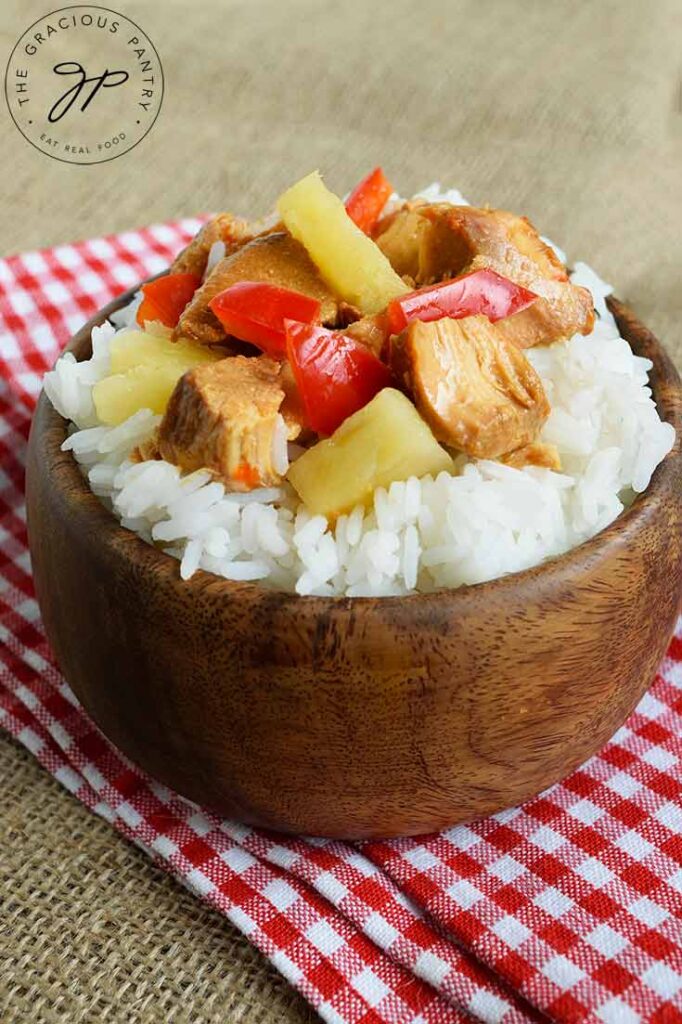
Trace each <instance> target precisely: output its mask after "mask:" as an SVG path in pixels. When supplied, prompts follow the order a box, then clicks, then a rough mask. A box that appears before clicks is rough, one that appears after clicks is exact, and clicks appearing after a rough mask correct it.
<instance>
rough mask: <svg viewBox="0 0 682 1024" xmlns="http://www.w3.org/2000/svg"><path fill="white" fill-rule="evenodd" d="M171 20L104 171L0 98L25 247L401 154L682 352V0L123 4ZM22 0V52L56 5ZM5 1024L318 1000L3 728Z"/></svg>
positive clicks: (5, 28)
mask: <svg viewBox="0 0 682 1024" xmlns="http://www.w3.org/2000/svg"><path fill="white" fill-rule="evenodd" d="M112 3H113V4H114V6H115V7H116V8H117V9H118V10H120V11H122V12H124V13H127V14H129V15H130V16H131V17H133V18H134V19H135V20H136V21H137V22H138V23H139V24H140V25H141V26H142V27H143V28H144V29H145V31H147V32H148V34H149V36H150V37H151V38H152V39H153V41H154V43H155V44H156V47H157V49H158V51H159V53H160V55H161V58H162V61H163V65H164V69H165V75H166V94H165V99H164V107H163V110H162V112H161V115H160V117H159V120H158V121H157V123H156V125H155V127H154V128H153V130H152V132H151V133H150V135H149V136H148V137H147V138H146V139H145V140H144V142H143V143H142V144H141V145H140V146H138V147H137V148H136V149H135V150H133V151H132V152H131V153H129V154H127V155H125V156H123V157H121V158H120V159H117V160H114V161H113V162H111V163H109V164H103V165H99V166H94V167H74V166H69V165H63V164H60V163H57V162H56V161H53V160H50V159H48V158H47V157H45V156H43V155H41V154H40V153H38V152H36V151H35V150H33V149H32V148H31V147H30V146H29V145H28V144H27V143H26V142H25V141H24V140H23V139H22V138H21V136H20V135H19V134H18V132H17V131H16V129H15V128H14V126H13V124H12V123H11V121H10V119H9V116H8V114H7V112H6V110H3V111H2V115H1V116H0V132H1V135H0V170H1V172H2V173H0V212H1V216H0V252H2V254H8V253H10V252H15V251H19V250H25V249H29V248H35V247H40V246H46V245H51V244H53V243H57V242H61V241H67V240H73V239H77V238H83V237H87V236H91V235H97V234H102V233H105V232H110V231H115V230H119V229H124V228H127V227H131V226H137V225H141V224H145V223H150V222H152V221H161V220H166V219H169V218H173V217H177V216H180V215H184V214H191V213H195V212H198V211H205V210H211V209H219V208H220V209H222V208H225V207H228V208H233V209H238V210H240V211H244V212H246V213H248V214H255V213H259V212H262V211H264V210H267V209H268V208H269V207H270V206H271V204H272V202H273V199H274V198H275V196H276V195H277V192H278V190H279V189H280V188H281V187H282V186H284V185H285V184H286V183H288V182H291V181H292V180H293V179H295V178H296V177H297V176H298V175H300V174H302V173H304V172H306V171H308V170H309V169H311V168H312V167H315V166H318V167H320V168H321V169H322V170H324V171H325V173H326V175H327V180H328V182H329V183H330V185H331V186H332V187H335V188H336V189H338V190H339V191H344V190H346V189H347V188H348V187H349V186H351V185H352V184H353V183H354V182H355V181H356V180H357V178H358V177H359V176H361V175H362V174H363V173H364V172H365V171H366V170H368V169H369V168H370V167H371V166H373V165H374V164H376V163H379V162H381V163H383V165H384V167H385V169H386V171H387V173H388V174H389V176H390V177H391V179H392V180H393V181H394V182H395V184H396V185H397V186H398V187H399V189H400V190H401V191H402V192H404V193H409V191H410V190H412V189H413V188H415V187H417V186H419V185H420V184H424V183H428V182H430V181H432V180H434V179H440V180H442V181H444V182H450V183H452V184H454V185H457V186H458V187H459V188H461V189H462V191H463V192H464V194H465V195H467V196H468V197H469V198H470V199H471V200H473V201H476V202H490V203H492V204H494V205H500V206H507V207H509V208H510V209H513V210H518V211H520V212H524V213H527V214H528V215H529V216H530V217H531V219H533V220H535V221H536V222H537V223H538V225H540V226H541V227H542V229H543V230H544V231H545V232H546V233H547V234H549V235H550V236H551V237H553V238H555V239H556V240H557V241H559V242H560V243H561V244H562V245H563V246H565V247H566V249H567V250H568V252H569V254H570V255H571V256H572V257H574V258H584V259H587V260H588V262H591V263H593V265H594V266H595V267H596V268H598V269H599V271H600V272H601V273H602V274H603V276H604V277H606V278H607V279H608V280H610V281H612V282H613V283H614V284H615V285H616V289H617V293H618V294H619V296H620V297H622V298H623V299H625V300H626V301H628V302H629V303H631V304H632V305H633V306H634V307H635V309H637V311H638V312H639V313H640V315H641V317H642V318H643V319H644V321H645V322H647V323H648V324H649V325H650V326H651V327H652V328H653V329H654V330H655V331H657V332H658V333H659V336H660V337H661V338H662V339H663V340H664V341H665V342H666V344H667V345H668V347H669V348H670V350H671V351H673V353H675V355H676V357H677V359H678V363H679V364H682V339H681V338H680V331H679V327H678V324H679V322H680V319H681V314H682V287H681V286H680V267H681V266H682V259H681V257H682V231H681V229H682V194H681V189H680V168H681V167H682V87H681V85H680V70H681V69H680V63H679V41H680V37H681V34H682V5H681V4H680V3H679V0H653V2H652V0H637V2H635V0H627V2H622V0H593V2H587V0H580V2H578V0H570V2H569V0H553V2H551V3H545V2H541V0H453V2H449V3H448V2H446V0H441V2H438V0H396V2H389V0H375V2H373V3H365V2H361V0H344V2H342V3H328V2H322V3H318V2H314V0H289V2H286V0H279V2H277V0H257V2H248V0H199V2H196V0H195V2H194V3H188V2H187V0H164V2H160V0H112ZM57 6H58V4H57V2H56V0H52V2H51V3H50V0H46V2H45V3H36V2H33V0H31V2H26V0H4V3H3V4H2V12H1V14H0V44H1V45H0V50H1V51H2V52H3V53H4V57H3V60H6V57H7V56H8V55H9V51H10V50H11V48H12V46H13V45H14V42H15V41H16V39H17V38H18V36H19V35H20V34H21V33H22V32H23V31H24V29H25V28H26V27H27V26H28V25H29V24H30V23H31V22H32V21H33V20H35V19H36V18H38V17H40V16H41V15H43V14H44V13H46V12H47V11H49V10H50V9H51V8H52V7H57ZM0 754H1V758H0V777H1V778H2V784H3V799H2V803H1V811H0V813H1V815H2V824H1V827H0V835H2V837H3V839H2V843H1V847H0V849H1V852H0V894H1V895H0V900H2V906H0V928H1V929H2V936H3V947H2V954H1V957H2V961H3V962H2V963H1V964H0V1019H1V1020H2V1021H3V1024H19V1022H22V1024H23V1022H24V1021H31V1022H33V1021H36V1022H40V1024H43V1022H44V1024H48V1022H49V1024H81V1022H87V1024H91V1022H92V1024H95V1022H100V1021H112V1022H114V1021H115V1022H121V1021H125V1022H135V1024H137V1022H140V1024H142V1022H144V1024H149V1022H157V1021H159V1022H173V1024H184V1022H187V1024H189V1022H192V1024H199V1022H218V1021H221V1022H222V1021H230V1022H232V1021H235V1022H237V1021H244V1022H246V1024H270V1022H272V1024H275V1022H279V1021H292V1022H294V1021H296V1022H300V1021H305V1020H313V1019H314V1015H313V1014H311V1012H310V1011H309V1010H308V1009H307V1007H306V1006H305V1005H304V1004H303V1003H302V1002H301V1001H300V1000H299V999H298V998H297V997H296V996H294V995H293V994H292V993H291V992H290V990H289V989H288V987H287V986H286V984H285V983H284V982H283V981H282V980H281V979H280V978H279V976H278V975H277V974H276V973H275V972H274V971H273V970H271V969H270V968H269V967H268V965H267V964H266V963H265V962H264V961H263V960H262V959H261V958H260V957H259V956H258V954H256V953H254V952H253V951H252V950H251V949H250V947H249V946H248V944H247V943H246V942H245V941H244V940H242V939H241V937H240V936H239V935H238V933H237V932H235V931H234V929H232V928H231V927H230V926H229V925H228V924H226V923H225V922H224V921H223V920H222V919H220V918H219V917H218V916H217V915H216V914H214V913H212V912H211V911H208V910H206V909H205V908H203V907H202V906H201V904H199V903H198V902H197V901H195V900H194V899H193V898H192V897H191V896H190V895H189V894H187V893H186V892H185V891H184V890H182V889H181V888H180V887H179V886H177V885H176V884H175V883H174V882H172V881H171V880H169V879H168V878H167V877H166V876H164V875H163V874H162V873H161V872H160V871H158V870H157V869H156V868H154V867H153V866H152V865H150V863H149V861H148V860H147V859H146V858H145V857H144V856H143V855H142V854H141V853H139V852H138V851H137V850H135V849H133V848H132V847H131V846H129V845H128V844H127V843H126V842H125V841H124V840H122V839H120V838H118V837H117V836H116V835H115V834H114V833H113V832H112V831H111V830H110V828H109V826H108V825H106V824H105V823H104V822H102V821H99V820H98V819H96V818H94V817H93V816H92V815H91V814H90V813H89V812H88V811H86V810H85V809H83V808H82V807H80V806H79V805H78V804H77V803H76V802H75V801H74V800H73V798H71V797H70V796H68V795H67V794H66V793H65V792H64V791H63V790H62V789H61V788H60V787H59V786H58V785H57V783H55V782H53V781H52V780H51V779H49V778H48V777H47V775H46V774H45V773H44V772H43V771H42V770H41V769H40V768H39V767H38V766H37V764H36V763H35V762H34V761H33V760H32V759H31V758H30V757H29V755H27V754H26V753H25V752H23V751H22V750H20V749H19V748H18V747H17V746H16V745H15V744H13V743H12V742H11V741H9V740H7V739H6V738H4V737H2V743H1V745H0Z"/></svg>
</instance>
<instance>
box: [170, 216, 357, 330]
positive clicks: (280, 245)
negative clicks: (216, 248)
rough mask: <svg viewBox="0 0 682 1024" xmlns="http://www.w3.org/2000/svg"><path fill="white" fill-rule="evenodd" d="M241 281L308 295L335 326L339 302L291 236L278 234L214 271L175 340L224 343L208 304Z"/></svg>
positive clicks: (250, 244)
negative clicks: (255, 282) (264, 284)
mask: <svg viewBox="0 0 682 1024" xmlns="http://www.w3.org/2000/svg"><path fill="white" fill-rule="evenodd" d="M238 281H262V282H266V283H268V284H274V285H278V286H279V287H280V288H290V289H291V290H292V291H296V292H301V293H302V294H303V295H309V296H310V297H311V298H313V299H317V300H318V301H319V302H320V303H321V304H322V309H321V319H322V322H323V323H333V322H334V320H335V318H336V314H337V310H338V302H337V300H336V298H335V297H334V295H333V293H332V292H331V291H330V290H329V288H328V287H327V285H326V284H325V283H324V281H323V280H322V278H321V277H320V275H319V274H318V272H317V269H316V267H315V264H314V263H313V262H312V260H311V259H310V257H309V256H308V253H307V252H306V251H305V249H304V248H303V246H302V245H301V243H300V242H297V241H296V240H295V239H294V238H292V237H291V235H289V234H287V233H286V232H284V231H277V232H274V233H272V234H267V235H263V236H261V237H259V238H255V239H253V241H250V242H247V243H246V244H245V245H242V246H240V247H239V248H238V249H237V250H236V251H235V252H232V253H230V254H229V255H227V256H226V257H225V258H224V259H223V260H221V261H220V263H218V264H217V265H216V266H215V267H214V268H213V270H212V271H211V273H210V274H209V275H208V277H207V278H206V280H205V281H204V283H203V285H202V286H201V288H199V289H198V291H196V292H195V294H194V297H193V299H192V301H191V302H190V303H189V305H188V306H187V308H186V309H185V310H184V312H183V314H182V316H181V317H180V320H179V322H178V325H177V327H176V328H175V331H174V335H173V336H174V337H175V338H189V339H191V340H192V341H197V342H201V343H203V344H206V345H214V344H216V343H217V342H220V341H223V340H224V338H225V336H226V335H225V329H224V327H223V326H222V324H221V323H220V321H219V320H218V318H217V316H216V315H215V314H214V313H213V312H212V311H211V310H210V309H209V307H208V304H209V302H210V301H211V299H212V298H214V297H215V296H216V295H217V294H218V293H219V292H222V291H224V290H225V288H229V287H230V285H233V284H236V283H237V282H238Z"/></svg>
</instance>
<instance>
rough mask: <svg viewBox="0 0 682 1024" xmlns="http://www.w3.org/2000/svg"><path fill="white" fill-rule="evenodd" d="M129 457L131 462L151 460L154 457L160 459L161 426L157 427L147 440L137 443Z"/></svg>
mask: <svg viewBox="0 0 682 1024" xmlns="http://www.w3.org/2000/svg"><path fill="white" fill-rule="evenodd" d="M128 458H129V459H130V461H131V462H149V461H151V460H152V459H160V458H161V452H160V451H159V428H158V427H157V428H156V430H155V431H154V433H153V434H152V435H151V437H148V438H147V440H146V441H142V443H141V444H138V445H136V446H135V448H133V450H132V451H131V453H130V455H129V456H128Z"/></svg>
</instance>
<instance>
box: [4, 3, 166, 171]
mask: <svg viewBox="0 0 682 1024" xmlns="http://www.w3.org/2000/svg"><path fill="white" fill-rule="evenodd" d="M5 96H6V97H7V105H8V107H9V111H10V114H11V115H12V118H13V120H14V123H15V124H16V126H17V128H18V129H19V131H20V132H21V134H22V135H23V136H24V138H25V139H27V140H28V141H29V142H30V143H31V145H32V146H35V148H36V149H39V150H40V152H41V153H46V154H47V155H48V156H51V157H53V158H54V159H55V160H62V161H64V162H65V163H70V164H99V163H103V162H104V161H106V160H113V159H114V158H115V157H117V156H122V155H123V153H127V152H128V151H129V150H131V149H132V148H133V146H136V145H137V144H138V142H140V141H141V140H142V139H143V138H144V137H145V135H146V134H147V132H148V131H149V130H150V129H151V127H152V125H153V124H154V121H155V120H156V118H157V117H158V114H159V110H160V109H161V101H162V99H163V68H162V67H161V61H160V59H159V55H158V53H157V52H156V50H155V48H154V44H153V43H152V41H151V39H150V38H149V36H148V35H146V34H145V33H144V32H143V31H142V29H141V28H140V26H139V25H136V24H135V22H134V21H131V20H130V18H127V17H126V16H125V15H123V14H118V13H117V12H116V11H112V10H110V9H109V8H107V7H95V6H93V5H92V4H78V5H76V6H74V7H62V8H60V10H58V11H53V12H52V13H51V14H46V15H45V16H44V17H42V18H40V19H39V20H38V21H36V22H35V23H34V24H33V25H31V27H30V28H28V29H26V31H25V32H24V34H23V35H22V37H21V39H20V40H19V42H18V43H17V44H16V46H15V47H14V49H13V50H12V53H11V55H10V58H9V63H8V64H7V71H6V72H5Z"/></svg>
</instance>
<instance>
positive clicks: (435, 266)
mask: <svg viewBox="0 0 682 1024" xmlns="http://www.w3.org/2000/svg"><path fill="white" fill-rule="evenodd" d="M376 242H377V245H378V246H379V248H380V249H382V251H383V252H384V253H385V255H386V256H387V257H388V258H389V260H390V261H391V263H392V265H393V267H394V269H395V270H397V272H398V273H400V274H403V275H406V276H408V277H410V278H412V279H413V280H414V281H415V283H416V284H417V285H418V286H422V285H425V284H431V283H433V282H437V281H442V280H446V279H448V278H451V277H457V276H458V275H459V274H463V273H467V272H469V271H473V270H482V269H484V268H489V269H491V270H495V271H496V272H497V273H498V274H502V276H503V277H507V278H509V280H510V281H514V282H515V283H516V284H520V285H522V286H523V287H524V288H528V289H529V290H530V291H532V292H535V294H536V295H537V296H538V299H537V301H536V302H534V303H533V305H532V306H529V307H528V308H527V309H524V310H521V312H519V313H516V314H514V316H512V317H508V318H507V319H506V320H504V321H500V324H501V325H503V326H502V331H503V333H504V334H505V335H506V336H507V337H508V338H509V340H510V341H514V342H515V344H517V345H519V346H520V347H521V348H531V347H532V346H533V345H540V344H550V343H551V342H553V341H559V340H563V339H566V338H570V337H571V336H572V335H573V334H576V333H580V334H589V332H590V331H591V330H592V327H593V324H594V308H593V302H592V296H591V295H590V293H589V291H588V290H587V289H586V288H581V287H578V286H576V285H573V284H571V282H570V281H569V280H568V275H567V273H566V268H565V267H564V266H563V264H562V263H561V261H560V260H559V259H558V257H557V256H556V254H555V253H554V251H553V250H552V249H551V248H550V247H549V246H548V245H546V244H545V243H544V242H543V241H542V239H541V238H540V236H539V235H538V233H537V231H536V230H535V228H534V227H533V225H532V224H531V223H530V221H529V220H528V219H527V218H526V217H517V216H516V215H515V214H513V213H507V212H506V211H505V210H489V209H478V208H476V207H473V206H450V205H449V204H447V203H431V204H429V203H427V204H422V205H410V204H408V205H407V206H406V207H405V208H404V209H402V210H399V211H398V212H397V213H395V214H393V215H392V216H391V217H388V218H386V219H385V221H384V222H383V224H382V225H381V227H380V233H379V234H378V236H377V238H376Z"/></svg>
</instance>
